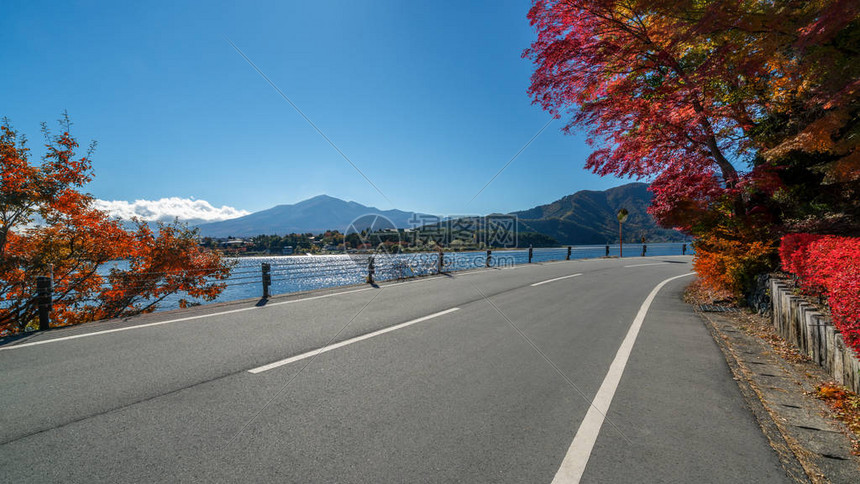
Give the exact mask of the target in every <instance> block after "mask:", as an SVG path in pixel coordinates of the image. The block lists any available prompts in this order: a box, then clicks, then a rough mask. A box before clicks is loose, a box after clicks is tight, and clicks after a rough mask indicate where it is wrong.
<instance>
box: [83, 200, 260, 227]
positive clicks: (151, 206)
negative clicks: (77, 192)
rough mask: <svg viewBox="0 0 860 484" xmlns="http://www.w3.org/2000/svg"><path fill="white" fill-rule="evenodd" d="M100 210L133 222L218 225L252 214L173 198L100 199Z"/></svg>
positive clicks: (97, 201) (231, 208)
mask: <svg viewBox="0 0 860 484" xmlns="http://www.w3.org/2000/svg"><path fill="white" fill-rule="evenodd" d="M95 206H96V208H98V209H99V210H103V211H105V212H108V213H109V214H110V215H111V217H114V218H119V219H123V220H130V219H131V218H132V217H137V218H139V219H142V220H144V221H146V222H172V221H173V220H174V219H175V218H179V220H181V221H184V222H192V223H201V222H216V221H221V220H227V219H231V218H236V217H241V216H243V215H248V214H249V213H251V212H249V211H247V210H240V209H237V208H234V207H228V206H227V205H223V206H222V207H220V208H218V207H213V206H212V204H210V203H209V202H207V201H206V200H194V199H189V198H179V197H170V198H162V199H159V200H135V201H134V202H127V201H125V200H96V201H95Z"/></svg>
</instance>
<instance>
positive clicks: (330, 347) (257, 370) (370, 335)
mask: <svg viewBox="0 0 860 484" xmlns="http://www.w3.org/2000/svg"><path fill="white" fill-rule="evenodd" d="M459 309H460V308H451V309H446V310H444V311H439V312H438V313H433V314H430V315H427V316H424V317H421V318H418V319H413V320H412V321H407V322H405V323H400V324H396V325H394V326H390V327H388V328H385V329H380V330H379V331H374V332H372V333H367V334H363V335H361V336H356V337H355V338H350V339H348V340H344V341H341V342H340V343H335V344H332V345H328V346H323V347H322V348H317V349H315V350H311V351H308V352H305V353H302V354H299V355H296V356H292V357H290V358H286V359H283V360H280V361H276V362H274V363H269V364H268V365H263V366H260V367H257V368H254V369H251V370H248V373H262V372H264V371H268V370H271V369H274V368H277V367H279V366H284V365H289V364H290V363H294V362H296V361H299V360H303V359H305V358H311V357H313V356H316V355H318V354H320V353H325V352H327V351H331V350H334V349H337V348H341V347H343V346H347V345H351V344H353V343H358V342H359V341H363V340H366V339H370V338H373V337H375V336H379V335H381V334H385V333H389V332H391V331H396V330H398V329H401V328H405V327H407V326H412V325H413V324H417V323H420V322H423V321H427V320H428V319H433V318H438V317H439V316H444V315H445V314H448V313H453V312H454V311H457V310H459Z"/></svg>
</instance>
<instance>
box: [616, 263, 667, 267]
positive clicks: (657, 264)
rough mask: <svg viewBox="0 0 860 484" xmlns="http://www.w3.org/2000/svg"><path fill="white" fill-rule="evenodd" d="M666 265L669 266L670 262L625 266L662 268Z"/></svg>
mask: <svg viewBox="0 0 860 484" xmlns="http://www.w3.org/2000/svg"><path fill="white" fill-rule="evenodd" d="M664 264H668V262H652V263H650V264H633V265H632V266H624V267H645V266H662V265H664Z"/></svg>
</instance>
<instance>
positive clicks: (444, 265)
mask: <svg viewBox="0 0 860 484" xmlns="http://www.w3.org/2000/svg"><path fill="white" fill-rule="evenodd" d="M641 246H642V253H641V254H642V257H645V255H646V253H647V251H648V247H647V245H646V244H644V243H643V244H641ZM592 250H593V248H592ZM536 251H538V252H543V253H545V254H552V255H550V257H553V256H554V254H555V253H558V254H559V257H558V258H549V259H547V258H544V261H546V262H550V261H556V260H571V257H572V255H573V251H574V247H573V246H567V247H560V248H558V247H557V248H544V249H534V248H532V247H529V248H528V259H527V260H528V262H527V263H528V264H531V263H533V261H534V256H535V252H536ZM500 252H501V254H502V255H501V256H499V253H498V251H497V254H496V255H494V254H493V250H492V249H488V250H487V251H486V254H485V255H483V253H481V252H474V254H475V257H474V258H472V259H470V260H469V261H468V262H469V263H468V264H464V267H462V268H460V269H458V268H457V266H456V263H457V262H458V261H457V260H455V258H454V257H453V256H449V255H446V254H445V253H444V252H441V251H440V252H439V253H438V255H433V253H426V252H425V253H417V254H413V257H410V258H409V259H408V260H407V259H406V257H408V255H399V256H398V255H393V256H392V255H387V254H386V255H385V256H380V255H378V254H367V255H366V260H365V256H364V255H352V256H350V257H349V258H348V259H330V260H328V261H326V262H322V261H321V260H316V261H298V262H290V261H284V262H283V263H280V264H273V263H271V262H262V263H261V264H260V269H259V270H258V269H252V268H250V267H241V268H240V269H239V270H237V271H233V272H231V274H230V277H229V278H228V279H227V280H226V281H223V282H221V284H223V285H224V286H225V288H226V287H234V286H243V285H249V284H261V286H262V294H261V296H262V298H263V299H268V298H270V297H271V296H272V295H273V293H272V285H273V283H275V282H283V281H292V282H296V281H299V280H307V279H312V278H320V277H322V276H326V275H334V274H344V273H346V272H352V273H353V274H354V275H355V276H356V277H357V278H359V279H360V278H363V279H364V280H365V282H367V283H369V284H375V283H376V282H381V281H388V280H399V279H409V278H412V277H420V276H427V275H434V274H444V273H448V272H456V271H458V270H465V269H474V268H478V267H482V266H483V267H485V268H491V267H498V266H499V265H509V264H505V260H506V259H505V255H504V254H505V251H500ZM605 253H606V256H609V253H610V246H609V245H606V247H605ZM449 254H450V253H449ZM461 254H462V253H461ZM686 254H687V244H686V243H684V244H682V245H681V255H686ZM481 262H482V263H481ZM510 265H513V263H512V264H510ZM204 270H207V269H205V268H201V269H192V270H190V271H174V272H170V273H167V272H159V273H156V272H153V273H146V275H160V276H169V275H175V274H177V273H180V274H182V273H192V274H193V273H194V272H200V271H204ZM109 285H110V284H109V283H104V284H103V287H108V286H109ZM35 299H36V300H35V303H36V305H37V307H38V318H39V330H45V329H48V327H49V324H50V313H51V311H52V309H53V284H52V281H51V278H50V277H37V278H36V296H35ZM93 302H97V301H93Z"/></svg>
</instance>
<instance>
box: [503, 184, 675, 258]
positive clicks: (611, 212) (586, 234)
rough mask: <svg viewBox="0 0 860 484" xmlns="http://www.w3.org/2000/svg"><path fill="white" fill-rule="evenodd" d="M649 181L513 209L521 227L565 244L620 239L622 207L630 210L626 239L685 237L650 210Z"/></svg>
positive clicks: (671, 238)
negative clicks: (650, 212)
mask: <svg viewBox="0 0 860 484" xmlns="http://www.w3.org/2000/svg"><path fill="white" fill-rule="evenodd" d="M651 197H652V194H651V192H649V191H648V184H646V183H629V184H627V185H621V186H619V187H615V188H610V189H609V190H606V191H590V190H583V191H579V192H576V193H574V194H573V195H568V196H566V197H564V198H561V199H559V200H556V201H554V202H552V203H550V204H547V205H540V206H537V207H534V208H531V209H529V210H523V211H520V212H513V214H512V215H516V216H517V219H518V222H519V231H520V233H522V232H539V233H542V234H545V235H548V236H550V237H553V238H554V239H556V240H558V242H559V243H561V244H603V243H608V242H617V241H618V218H617V215H616V214H617V213H618V210H620V209H622V208H625V209H627V211H628V212H629V213H630V216H629V217H628V218H627V221H626V222H625V223H624V229H623V232H624V241H625V242H627V241H630V242H633V241H636V242H638V241H639V240H641V238H642V237H643V236H644V237H645V238H646V240H648V241H649V242H668V241H680V240H684V235H683V234H681V233H680V232H677V231H675V230H668V229H664V228H661V227H659V226H658V225H657V223H656V222H655V221H654V218H653V217H651V215H650V214H648V212H647V211H646V210H647V209H648V206H649V205H650V204H651Z"/></svg>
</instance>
